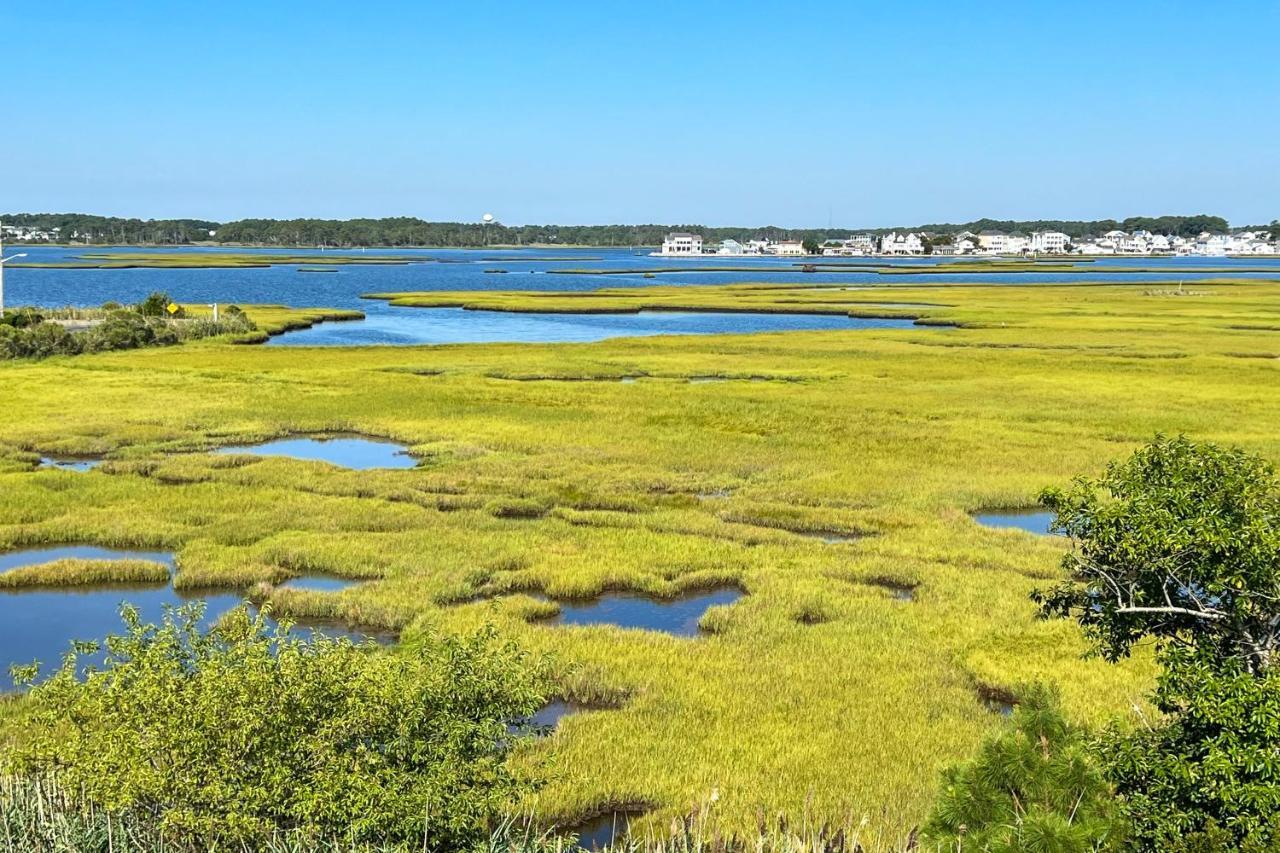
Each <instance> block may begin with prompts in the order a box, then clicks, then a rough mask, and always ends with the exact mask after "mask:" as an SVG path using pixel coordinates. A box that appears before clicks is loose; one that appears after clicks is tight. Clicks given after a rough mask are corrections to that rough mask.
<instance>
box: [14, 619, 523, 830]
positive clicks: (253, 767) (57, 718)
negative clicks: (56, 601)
mask: <svg viewBox="0 0 1280 853" xmlns="http://www.w3.org/2000/svg"><path fill="white" fill-rule="evenodd" d="M201 612H202V608H201V606H199V605H188V606H185V607H183V608H180V609H177V610H173V611H169V612H168V613H167V614H166V616H165V619H164V621H163V624H162V625H160V626H154V625H144V624H142V623H140V621H139V619H138V615H137V612H136V611H134V610H132V609H131V608H128V607H125V608H124V609H123V610H122V613H123V616H124V621H125V626H126V629H127V630H126V632H125V634H124V635H122V636H117V637H113V638H110V639H109V640H108V641H107V649H108V654H107V662H106V664H105V665H104V667H103V668H102V669H100V670H93V669H91V670H90V671H89V672H88V674H87V675H86V676H85V677H83V678H82V679H79V680H78V679H77V677H76V674H77V670H79V671H81V672H83V671H84V666H83V663H82V662H78V661H77V660H76V658H75V656H74V655H72V656H69V657H68V659H67V660H65V661H64V662H63V665H62V667H61V669H59V670H58V671H57V672H56V673H55V674H54V675H52V676H51V677H50V679H49V680H48V681H46V682H45V683H44V684H42V685H38V686H36V687H34V688H33V689H32V691H31V708H30V712H29V718H28V722H27V723H26V725H25V727H24V729H23V733H22V738H21V739H20V740H19V743H18V744H17V746H15V748H14V749H13V750H12V751H11V752H10V754H9V755H8V756H7V767H6V768H5V770H6V771H7V772H9V773H10V774H12V775H17V776H19V777H21V778H27V779H33V780H34V779H51V780H53V781H54V782H55V783H56V784H57V785H58V786H59V787H60V788H61V789H62V790H65V791H73V792H79V794H78V796H79V798H80V800H82V801H83V802H85V803H89V804H92V805H93V806H94V807H96V808H98V809H101V810H105V811H106V812H108V813H111V814H115V815H118V816H120V817H121V819H122V820H124V819H129V818H132V819H144V820H145V821H149V822H150V823H151V824H154V825H156V826H158V827H160V828H161V829H162V830H163V831H164V832H165V833H167V835H168V837H170V838H171V839H172V840H174V841H175V842H178V843H182V844H189V845H191V844H204V845H210V846H215V847H220V846H235V847H240V846H244V847H253V846H255V845H257V844H260V843H263V842H265V841H266V840H268V839H271V838H272V837H274V836H276V835H278V834H279V833H280V832H284V831H288V832H291V833H295V834H301V835H302V836H303V837H312V838H316V839H322V838H330V837H335V838H342V839H346V840H347V841H349V842H350V843H366V842H379V843H381V842H413V843H414V845H415V847H416V848H417V849H433V850H456V849H458V848H459V847H462V846H465V845H467V844H470V843H473V842H475V841H478V840H480V839H482V838H484V837H486V836H487V834H488V833H489V832H490V831H491V830H492V829H493V828H494V827H495V826H496V825H497V822H498V820H499V815H500V812H501V811H502V809H503V808H504V807H505V806H507V805H508V804H509V803H510V802H512V800H513V799H514V798H515V797H517V796H518V795H520V794H522V793H523V792H524V791H525V790H526V789H527V787H528V786H529V784H530V782H529V781H528V780H525V779H521V778H518V777H517V776H516V775H515V774H514V772H513V771H512V769H511V768H510V767H509V765H508V761H507V758H508V751H509V750H510V749H511V748H512V746H513V744H514V741H515V738H513V737H512V736H511V735H510V733H509V730H508V728H507V726H508V723H509V721H512V720H516V719H520V718H523V717H527V716H528V715H530V714H531V713H533V711H535V710H536V709H537V708H538V707H540V706H541V704H542V703H543V701H544V699H545V698H546V693H547V688H546V683H545V675H544V672H545V670H544V667H543V666H542V665H541V663H539V662H538V661H534V660H531V659H530V658H528V657H527V656H526V655H525V654H524V653H523V652H521V651H520V650H518V649H516V648H515V647H513V646H511V645H510V644H504V643H500V642H498V640H497V639H496V637H495V635H494V634H493V632H492V631H488V630H486V631H482V632H480V633H477V634H475V635H473V636H471V637H468V638H463V639H453V638H442V639H437V640H433V641H431V642H429V643H426V644H423V645H421V646H419V647H416V648H414V649H401V650H397V651H396V652H394V653H392V652H385V651H381V650H378V649H377V648H376V647H374V646H372V645H365V646H356V645H353V644H352V643H351V642H350V641H348V640H345V639H343V640H335V639H326V638H323V637H316V638H315V639H313V640H311V641H309V642H304V641H302V640H300V639H298V638H297V637H296V636H292V635H290V634H288V633H286V632H285V631H284V630H283V629H277V630H276V631H268V630H267V628H266V625H265V622H264V619H263V617H258V618H257V619H256V620H255V619H250V617H249V616H248V615H247V613H246V612H245V611H244V610H238V611H235V612H233V614H231V615H230V616H229V617H226V618H224V619H223V620H222V621H221V622H220V623H219V625H218V627H216V628H215V629H213V630H211V631H208V632H202V631H201V630H200V629H199V627H198V626H199V619H200V616H201ZM85 651H89V649H87V648H86V649H85ZM21 675H22V677H24V678H26V679H30V678H33V677H34V675H35V673H34V671H31V670H30V669H28V670H27V671H25V672H23V673H21Z"/></svg>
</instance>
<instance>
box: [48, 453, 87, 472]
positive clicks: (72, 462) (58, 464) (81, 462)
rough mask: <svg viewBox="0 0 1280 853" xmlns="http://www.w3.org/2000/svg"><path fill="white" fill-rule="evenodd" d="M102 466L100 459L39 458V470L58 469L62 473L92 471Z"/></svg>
mask: <svg viewBox="0 0 1280 853" xmlns="http://www.w3.org/2000/svg"><path fill="white" fill-rule="evenodd" d="M101 464H102V460H101V459H80V458H73V457H69V456H68V457H61V456H41V457H40V467H41V468H60V469H61V470H63V471H92V470H93V469H94V468H97V467H98V466H99V465H101Z"/></svg>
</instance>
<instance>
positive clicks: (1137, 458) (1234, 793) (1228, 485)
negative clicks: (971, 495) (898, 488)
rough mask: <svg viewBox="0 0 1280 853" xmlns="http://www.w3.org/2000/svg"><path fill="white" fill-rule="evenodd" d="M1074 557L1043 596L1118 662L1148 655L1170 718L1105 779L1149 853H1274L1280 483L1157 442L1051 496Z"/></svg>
mask: <svg viewBox="0 0 1280 853" xmlns="http://www.w3.org/2000/svg"><path fill="white" fill-rule="evenodd" d="M1042 499H1043V500H1044V502H1045V504H1046V505H1047V506H1049V507H1050V508H1051V509H1053V510H1054V511H1055V512H1056V513H1057V518H1056V521H1055V525H1056V527H1057V528H1058V529H1059V530H1061V531H1063V532H1065V533H1067V534H1069V535H1070V536H1071V538H1072V541H1073V543H1074V547H1073V549H1072V551H1071V553H1070V554H1068V555H1067V556H1066V557H1065V562H1064V566H1065V568H1066V569H1067V571H1068V572H1069V573H1070V576H1071V577H1070V579H1069V580H1068V581H1066V582H1064V583H1063V584H1061V585H1059V586H1058V587H1056V588H1054V589H1051V590H1049V591H1046V592H1043V593H1039V594H1038V595H1037V597H1038V600H1039V601H1040V603H1041V607H1042V612H1043V614H1044V615H1046V616H1067V617H1071V618H1074V619H1075V620H1076V621H1077V622H1079V624H1080V625H1081V626H1083V628H1084V630H1085V632H1086V634H1087V635H1088V636H1090V637H1091V638H1092V639H1093V641H1094V642H1095V644H1096V647H1097V649H1098V651H1099V652H1100V653H1101V654H1102V655H1103V656H1105V657H1106V658H1108V659H1110V660H1117V659H1119V658H1122V657H1124V656H1126V655H1128V654H1129V653H1130V651H1131V650H1132V649H1133V647H1134V646H1135V645H1136V644H1137V643H1139V642H1143V641H1148V642H1151V643H1153V644H1154V646H1155V649H1156V659H1157V661H1158V662H1159V664H1160V666H1161V675H1160V678H1159V681H1158V685H1157V688H1156V690H1155V693H1154V695H1153V696H1152V701H1153V704H1154V705H1155V707H1156V708H1157V709H1158V710H1159V711H1160V712H1161V714H1162V716H1161V717H1159V718H1157V719H1155V720H1153V721H1152V722H1151V723H1150V725H1149V727H1147V728H1144V729H1141V730H1139V731H1137V732H1136V733H1131V732H1128V731H1125V730H1120V729H1117V730H1115V731H1113V732H1112V733H1111V737H1110V739H1109V742H1108V744H1107V747H1106V750H1105V758H1106V766H1107V767H1108V771H1109V774H1110V776H1111V778H1112V780H1113V781H1114V783H1115V785H1116V790H1117V793H1118V795H1119V797H1120V801H1121V803H1122V807H1123V808H1124V810H1125V812H1126V814H1127V815H1128V817H1129V819H1130V821H1131V822H1132V824H1133V833H1134V838H1135V843H1136V844H1137V845H1138V846H1139V847H1140V848H1141V849H1152V850H1179V849H1185V850H1201V849H1206V850H1207V849H1214V845H1219V847H1220V848H1221V849H1240V850H1272V849H1280V818H1277V815H1280V671H1278V668H1277V666H1276V662H1275V661H1276V658H1275V655H1276V651H1277V647H1280V482H1277V479H1276V474H1275V470H1274V468H1273V467H1272V466H1271V465H1270V464H1269V463H1268V462H1267V461H1266V460H1264V459H1261V458H1259V457H1256V456H1252V455H1250V454H1248V453H1245V452H1244V451H1242V450H1238V449H1231V448H1224V447H1219V446H1217V445H1214V444H1208V443H1197V442H1193V441H1191V440H1189V439H1187V438H1184V437H1178V438H1164V437H1158V438H1157V440H1156V441H1155V442H1154V443H1152V444H1151V445H1149V446H1147V447H1145V448H1142V449H1140V450H1139V451H1137V452H1136V453H1134V454H1133V456H1132V457H1131V458H1129V459H1128V460H1126V461H1124V462H1121V463H1114V464H1112V465H1111V466H1109V467H1108V469H1107V471H1106V473H1105V474H1104V475H1103V476H1102V477H1101V478H1099V479H1097V480H1089V479H1083V478H1082V479H1079V480H1077V481H1076V483H1075V484H1074V486H1073V487H1072V488H1071V489H1069V490H1065V491H1063V490H1050V491H1047V492H1045V493H1044V495H1043V496H1042Z"/></svg>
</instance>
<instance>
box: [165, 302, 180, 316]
mask: <svg viewBox="0 0 1280 853" xmlns="http://www.w3.org/2000/svg"><path fill="white" fill-rule="evenodd" d="M165 310H166V311H168V312H169V313H170V314H177V313H178V312H179V311H181V310H182V308H181V306H179V305H178V303H176V302H170V303H169V304H168V305H166V306H165Z"/></svg>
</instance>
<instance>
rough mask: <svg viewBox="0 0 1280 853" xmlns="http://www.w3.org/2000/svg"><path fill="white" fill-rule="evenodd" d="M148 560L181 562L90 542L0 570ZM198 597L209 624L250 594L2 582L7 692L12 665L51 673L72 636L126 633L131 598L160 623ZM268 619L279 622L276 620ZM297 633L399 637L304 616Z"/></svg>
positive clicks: (0, 656) (317, 583)
mask: <svg viewBox="0 0 1280 853" xmlns="http://www.w3.org/2000/svg"><path fill="white" fill-rule="evenodd" d="M68 559H77V560H126V559H127V560H148V561H151V562H158V563H163V564H164V565H167V566H169V568H170V570H171V571H172V570H173V568H174V558H173V554H171V553H169V552H163V551H129V550H122V549H114V548H100V547H97V546H89V545H67V546H57V547H51V548H38V549H30V550H26V551H12V552H9V553H5V554H0V571H7V570H10V569H17V568H21V567H25V566H34V565H42V564H45V563H51V562H54V561H56V560H68ZM335 580H336V579H334V578H328V577H319V578H316V577H304V578H299V579H296V580H295V581H293V582H291V583H293V584H294V585H297V586H299V587H300V588H306V589H322V590H331V589H337V588H341V587H335V586H333V583H334V581H335ZM194 601H204V602H205V605H206V606H205V613H204V618H203V621H202V622H201V624H202V626H203V627H205V628H208V627H210V626H212V625H213V624H214V623H216V622H217V621H218V619H219V618H221V617H222V616H223V615H225V614H226V613H227V612H228V611H229V610H231V609H232V608H234V607H236V606H238V605H240V604H241V603H243V602H244V596H243V595H241V594H240V593H237V592H229V591H224V590H215V591H210V590H202V591H193V590H176V589H174V588H173V586H172V584H171V583H159V584H136V583H134V584H103V585H94V586H78V587H61V588H56V589H51V588H49V587H39V588H28V589H21V588H19V589H0V692H3V691H4V690H5V689H7V688H8V686H9V683H8V681H7V679H8V674H9V670H10V667H12V666H22V665H26V664H30V663H32V662H36V661H38V662H40V664H41V673H42V674H43V675H46V676H47V675H48V674H50V673H51V672H52V671H53V670H54V669H55V668H56V667H57V665H58V663H59V662H60V661H61V660H62V657H63V655H65V654H66V653H67V652H68V651H69V650H70V648H71V642H72V640H93V641H97V642H102V641H103V640H105V639H106V637H107V635H109V634H120V633H123V631H124V625H123V623H122V622H121V621H120V605H121V604H123V603H125V602H128V603H129V604H132V605H133V606H134V607H136V608H137V609H138V612H139V616H140V617H141V619H142V621H143V622H150V623H154V624H159V622H160V621H161V620H162V618H163V617H164V609H165V607H166V606H173V607H176V606H179V605H183V604H189V603H191V602H194ZM268 623H269V624H270V625H271V626H272V627H274V626H275V620H274V619H269V620H268ZM293 630H294V633H296V634H297V635H298V636H300V637H302V638H304V639H310V638H311V637H312V636H314V635H315V634H323V635H324V636H327V637H346V638H348V639H351V640H353V641H355V642H361V641H364V640H366V639H372V640H374V641H376V642H379V643H390V642H394V641H395V637H394V635H392V634H389V633H386V632H369V631H364V630H360V629H353V628H351V627H349V626H347V625H342V624H338V623H333V622H327V621H317V620H301V621H299V622H298V623H297V624H296V625H295V627H294V629H293Z"/></svg>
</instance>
